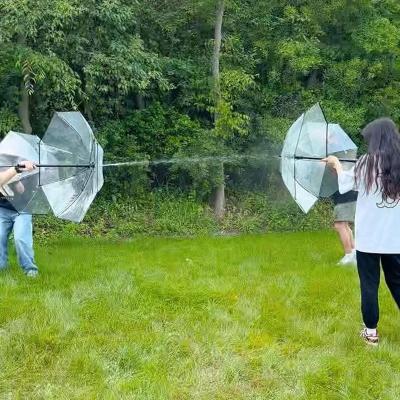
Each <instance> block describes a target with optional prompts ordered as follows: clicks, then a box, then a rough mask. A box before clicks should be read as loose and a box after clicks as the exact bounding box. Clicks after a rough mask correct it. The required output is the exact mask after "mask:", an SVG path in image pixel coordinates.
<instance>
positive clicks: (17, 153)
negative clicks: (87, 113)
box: [0, 112, 104, 222]
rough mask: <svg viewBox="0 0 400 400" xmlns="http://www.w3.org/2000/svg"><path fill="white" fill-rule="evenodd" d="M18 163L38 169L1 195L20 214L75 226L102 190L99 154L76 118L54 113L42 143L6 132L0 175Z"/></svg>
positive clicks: (79, 117) (16, 180)
mask: <svg viewBox="0 0 400 400" xmlns="http://www.w3.org/2000/svg"><path fill="white" fill-rule="evenodd" d="M23 160H31V161H34V162H35V163H36V164H37V166H38V168H37V169H36V170H35V171H33V172H29V173H23V174H21V175H18V176H17V177H16V178H14V180H13V181H11V182H9V183H8V184H7V185H5V186H4V187H3V189H2V192H3V195H5V197H6V198H7V199H8V200H9V201H10V202H11V203H12V205H13V206H14V207H15V209H16V210H17V211H19V212H28V213H32V214H44V213H47V212H50V211H52V212H53V213H54V215H55V216H57V217H59V218H62V219H66V220H70V221H75V222H80V221H82V219H83V218H84V216H85V214H86V212H87V210H88V209H89V207H90V205H91V203H92V201H93V200H94V198H95V197H96V194H97V193H98V191H99V190H100V189H101V187H102V186H103V183H104V180H103V149H102V148H101V146H100V145H99V144H98V143H97V141H96V138H95V137H94V135H93V132H92V130H91V128H90V126H89V124H88V123H87V122H86V120H85V118H84V117H83V116H82V114H80V113H79V112H60V113H55V114H54V116H53V118H52V120H51V122H50V125H49V127H48V129H47V131H46V132H45V134H44V136H43V139H42V140H40V139H39V138H38V137H37V136H33V135H26V134H22V133H17V132H10V133H8V134H7V136H6V137H5V138H4V139H3V141H2V142H1V143H0V166H1V167H0V170H1V169H4V168H8V167H9V166H13V165H17V164H18V163H20V162H21V161H23Z"/></svg>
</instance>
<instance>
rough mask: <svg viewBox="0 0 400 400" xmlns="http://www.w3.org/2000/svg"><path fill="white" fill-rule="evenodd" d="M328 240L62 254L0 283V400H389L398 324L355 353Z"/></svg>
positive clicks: (396, 378) (384, 303) (80, 248)
mask: <svg viewBox="0 0 400 400" xmlns="http://www.w3.org/2000/svg"><path fill="white" fill-rule="evenodd" d="M340 256H341V251H340V247H339V244H338V241H337V238H336V236H335V234H334V233H331V232H322V233H298V234H271V235H263V236H244V237H231V238H197V239H160V238H149V239H138V240H134V241H131V242H110V241H98V240H89V239H88V240H75V241H60V242H52V243H50V244H49V245H46V246H45V245H41V246H38V248H37V259H38V262H39V264H40V267H41V276H40V277H39V278H38V279H36V280H29V279H28V278H26V277H24V276H23V275H22V273H21V271H20V270H19V268H18V267H17V266H16V264H15V259H13V262H12V265H11V268H10V269H9V270H7V271H6V272H3V273H2V274H1V275H0V291H1V301H0V307H1V312H0V399H35V400H36V399H68V400H70V399H85V400H86V399H143V400H145V399H156V400H163V399H204V400H214V399H230V400H231V399H232V400H236V399H284V400H289V399H296V400H298V399H307V400H309V399H318V400H320V399H398V398H399V396H400V375H399V374H398V369H399V366H400V329H399V326H400V324H399V322H400V315H399V313H398V311H397V309H396V307H395V305H394V303H393V302H392V300H391V298H390V296H389V294H388V290H387V288H386V286H385V285H382V288H381V311H382V312H381V314H382V316H381V323H380V328H381V329H380V332H381V335H382V343H381V345H380V347H379V348H370V347H367V346H366V345H365V344H364V343H362V342H361V340H360V339H359V337H358V332H359V329H360V328H361V318H360V313H359V289H358V279H357V275H356V272H355V270H354V268H350V267H337V266H336V265H335V263H336V261H337V260H338V259H339V258H340Z"/></svg>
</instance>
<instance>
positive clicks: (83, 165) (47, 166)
mask: <svg viewBox="0 0 400 400" xmlns="http://www.w3.org/2000/svg"><path fill="white" fill-rule="evenodd" d="M16 166H17V167H18V168H24V167H25V165H24V164H17V165H16ZM35 166H36V167H38V168H94V167H95V165H94V164H93V163H92V164H35ZM0 167H15V165H0Z"/></svg>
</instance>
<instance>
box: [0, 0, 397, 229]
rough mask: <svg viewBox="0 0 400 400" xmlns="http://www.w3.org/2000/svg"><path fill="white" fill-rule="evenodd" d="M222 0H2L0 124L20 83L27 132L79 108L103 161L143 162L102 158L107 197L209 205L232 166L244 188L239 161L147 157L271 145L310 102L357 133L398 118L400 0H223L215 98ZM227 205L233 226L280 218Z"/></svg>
mask: <svg viewBox="0 0 400 400" xmlns="http://www.w3.org/2000/svg"><path fill="white" fill-rule="evenodd" d="M216 6H217V2H216V1H214V0H201V1H197V2H194V1H193V0H180V1H178V0H172V1H166V0H146V1H142V0H137V1H133V2H132V1H127V0H113V1H109V0H99V1H97V0H87V1H85V2H79V1H77V0H54V1H50V0H37V1H35V2H34V4H33V2H32V1H29V0H3V1H2V2H1V7H0V130H1V134H4V133H5V132H6V131H8V130H9V129H10V128H14V129H18V128H19V125H21V123H20V122H19V121H18V120H17V118H16V116H17V115H18V110H19V106H20V105H21V97H22V96H21V95H22V93H23V91H24V90H25V91H28V93H29V95H30V97H29V110H28V111H29V112H30V119H31V125H32V126H33V130H34V132H37V133H39V134H40V133H42V132H43V131H44V130H45V128H46V126H47V123H48V121H49V119H50V117H51V115H52V113H53V112H54V111H56V110H71V109H77V110H80V111H81V112H83V113H84V114H85V116H86V117H87V119H88V120H89V121H90V123H91V124H92V126H93V128H94V130H95V133H96V135H97V136H98V137H99V140H100V141H101V143H102V144H103V146H104V147H105V155H106V160H107V161H111V162H112V161H121V160H142V161H143V163H142V164H141V165H138V166H135V167H132V168H120V169H116V170H107V171H106V180H107V185H106V186H105V188H104V190H103V193H102V196H103V199H102V201H103V200H106V201H108V202H109V203H112V204H115V205H116V204H118V205H120V204H122V203H124V202H129V200H130V198H131V197H134V198H143V197H146V196H147V194H148V192H151V191H159V190H161V191H163V190H166V188H168V190H171V191H172V192H179V193H182V195H184V196H185V195H186V196H187V195H189V194H190V195H193V196H194V198H195V199H196V201H197V202H201V204H202V207H203V208H204V209H207V207H208V206H207V205H208V202H209V198H210V194H211V193H212V191H213V188H215V186H216V185H219V184H221V183H222V182H223V181H226V182H228V181H229V180H230V179H231V175H234V176H235V177H236V179H238V181H235V184H236V185H237V187H236V188H235V190H237V188H238V187H240V188H241V190H244V191H246V190H248V189H249V187H250V186H251V184H250V183H251V182H252V180H251V179H249V185H247V186H246V184H244V181H245V179H244V176H245V175H246V174H242V175H241V173H239V172H237V171H239V170H240V168H242V166H240V165H238V164H236V165H233V164H229V163H225V165H223V163H221V161H218V160H217V161H216V162H211V160H210V159H209V158H208V159H206V160H203V161H202V162H196V163H184V162H176V164H174V165H148V164H147V165H146V160H150V159H153V160H154V159H165V158H171V157H172V158H174V160H175V161H177V159H178V158H185V159H186V158H190V159H193V158H194V159H196V158H197V159H198V158H199V157H202V156H205V157H210V156H215V157H221V156H223V157H226V156H228V157H229V156H232V155H235V154H240V155H242V154H247V153H252V152H253V153H254V152H257V153H260V152H263V151H265V149H269V150H270V152H271V154H272V153H274V155H277V154H279V150H280V147H281V145H282V141H283V138H284V137H285V134H286V131H287V129H288V128H289V126H290V125H291V123H292V122H293V121H294V120H295V119H296V118H297V117H298V116H299V115H300V114H301V113H302V112H303V111H304V110H305V109H306V108H308V107H309V106H311V105H312V104H314V103H316V102H317V101H319V102H321V103H322V105H323V106H324V108H325V111H326V114H327V116H328V119H329V121H330V122H337V123H340V124H341V125H342V126H343V128H344V129H345V130H346V131H347V132H348V133H349V134H350V135H351V136H352V138H353V140H354V141H355V142H356V143H357V144H358V145H361V144H362V139H361V137H360V134H359V133H360V130H361V129H362V127H363V126H364V125H365V124H366V123H367V122H369V121H370V120H372V119H373V118H377V117H380V116H384V115H385V116H390V117H392V118H394V120H395V121H396V122H397V123H400V100H399V96H398V93H399V89H400V62H399V56H400V54H399V43H400V6H399V2H398V1H397V0H380V1H367V0H354V1H348V0H305V1H278V0H272V1H268V2H265V1H254V0H246V1H236V0H229V1H228V0H226V1H225V6H226V8H225V14H224V17H223V24H222V46H221V54H220V55H221V57H220V81H219V82H218V88H219V93H218V101H215V100H216V97H215V94H216V93H215V88H214V85H213V84H215V82H213V81H212V79H211V56H212V49H213V38H214V36H213V35H214V27H215V18H216ZM219 160H220V159H219ZM253 168H254V169H257V168H256V167H253V166H250V165H249V166H248V170H249V171H250V172H251V171H252V170H253ZM258 171H259V173H260V174H261V175H262V174H263V172H262V167H260V168H259V170H258ZM250 172H249V174H250ZM238 177H239V178H238ZM273 184H274V185H277V184H278V183H277V182H274V183H273ZM229 185H230V183H229V184H228V186H229ZM255 187H257V185H255V186H254V188H255ZM260 187H261V185H259V186H258V187H257V190H258V189H260ZM254 190H256V189H254ZM228 195H233V194H232V191H230V190H228ZM149 196H150V195H149ZM243 196H244V197H246V196H247V194H246V195H245V194H243ZM239 197H240V196H239ZM177 201H178V200H177ZM233 203H235V202H233ZM233 203H232V202H230V200H229V199H228V205H229V204H230V205H232V204H233ZM199 204H200V203H199ZM232 207H233V208H232V209H235V211H234V212H233V211H232V210H231V209H229V208H228V215H233V216H234V217H232V220H231V222H227V224H228V225H227V226H234V225H235V224H238V226H240V227H241V228H240V229H239V228H238V229H239V230H243V231H248V230H249V231H252V230H256V226H258V228H260V229H261V227H263V229H269V228H268V227H267V225H268V224H267V221H266V220H265V218H269V219H270V220H271V221H275V222H271V223H272V225H274V226H277V225H278V222H277V219H276V218H275V216H274V215H272V214H271V215H270V214H268V213H267V211H265V212H263V213H262V214H260V215H257V216H254V215H255V214H252V213H250V214H251V215H249V216H247V214H246V213H247V212H249V211H248V209H247V208H246V207H247V205H246V204H245V203H243V202H240V201H239V202H236V203H235V204H234V205H233V206H232ZM235 207H236V208H235ZM240 207H243V209H241V208H240ZM272 208H274V207H272ZM274 209H275V208H274ZM277 209H278V208H277ZM265 210H266V208H265ZM229 213H231V214H229ZM323 214H324V213H323V212H322V215H323ZM266 215H268V217H266ZM276 215H279V218H280V219H282V229H284V226H286V222H284V220H285V215H290V216H291V218H295V217H294V216H293V214H292V211H291V210H289V209H282V212H281V213H279V212H278V211H277V214H276ZM277 218H278V217H277ZM279 218H278V219H279ZM296 218H297V217H296ZM189 220H190V218H189ZM234 220H235V221H234ZM142 221H144V220H143V219H142ZM239 221H242V222H239ZM257 221H259V222H257ZM203 222H204V221H203ZM304 223H305V222H304ZM165 224H166V225H168V224H169V222H168V223H167V222H165ZM204 224H205V226H208V225H207V224H208V223H205V222H204ZM246 224H248V226H247V225H246ZM296 224H297V223H296ZM299 224H300V222H299ZM246 226H247V227H246ZM296 226H297V227H300V228H299V229H302V228H301V226H300V225H296ZM258 228H257V229H258ZM163 229H164V228H163ZM171 229H172V228H171ZM174 229H175V228H173V229H172V230H174ZM182 229H183V230H186V231H187V229H186V228H182ZM207 229H208V228H207ZM274 229H275V228H274ZM178 230H179V229H178ZM227 230H229V229H228V228H227ZM233 230H234V229H233ZM155 231H156V229H153V230H152V232H155Z"/></svg>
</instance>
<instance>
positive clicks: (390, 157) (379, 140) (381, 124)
mask: <svg viewBox="0 0 400 400" xmlns="http://www.w3.org/2000/svg"><path fill="white" fill-rule="evenodd" d="M362 134H363V137H364V139H365V140H366V142H367V143H368V152H367V154H365V155H364V156H362V157H361V158H360V159H359V160H358V161H357V164H356V166H355V168H353V170H351V171H343V168H342V166H341V164H340V162H339V160H338V159H337V158H336V157H333V156H330V157H328V158H327V159H326V161H327V162H328V164H329V165H331V166H332V167H333V168H335V169H336V171H337V173H338V183H339V190H340V192H341V193H346V192H347V191H349V190H353V189H355V190H357V191H358V197H357V204H356V216H355V227H356V229H355V234H356V235H355V242H356V250H357V269H358V274H359V278H360V287H361V310H362V315H363V320H364V324H365V329H363V331H362V337H363V338H364V339H365V340H366V342H367V343H369V344H377V343H378V340H379V338H378V333H377V329H376V328H377V324H378V321H379V304H378V288H379V282H380V265H381V264H382V269H383V272H384V275H385V280H386V283H387V285H388V287H389V289H390V292H391V294H392V296H393V298H394V300H395V301H396V303H397V306H398V307H399V308H400V235H399V229H400V204H399V203H400V135H399V132H398V129H397V127H396V125H395V124H394V122H393V121H392V120H390V119H388V118H381V119H378V120H375V121H373V122H371V123H370V124H368V125H367V126H366V127H365V128H364V130H363V132H362Z"/></svg>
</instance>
